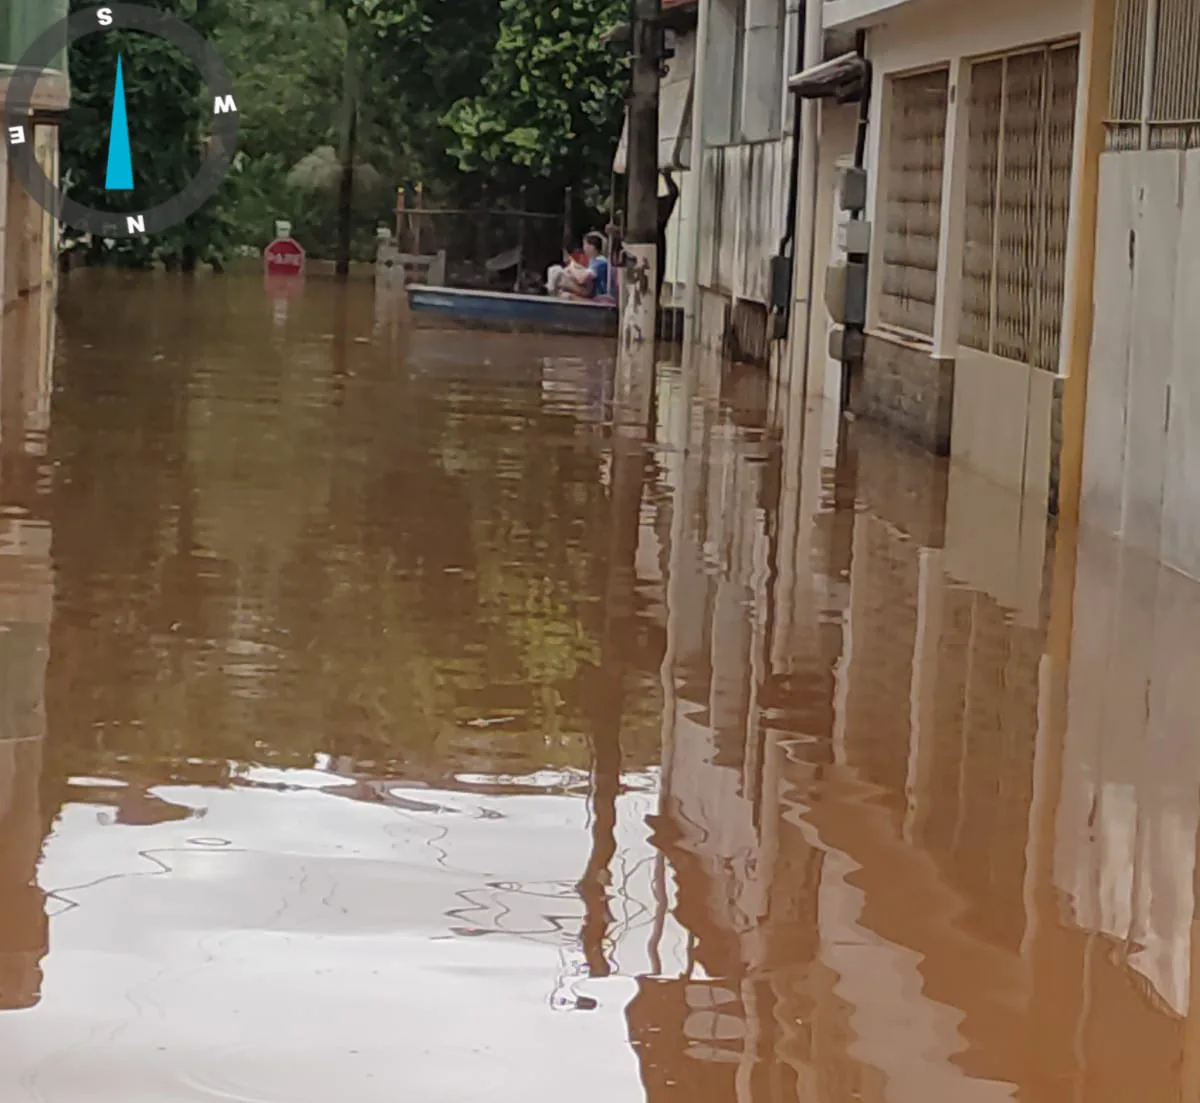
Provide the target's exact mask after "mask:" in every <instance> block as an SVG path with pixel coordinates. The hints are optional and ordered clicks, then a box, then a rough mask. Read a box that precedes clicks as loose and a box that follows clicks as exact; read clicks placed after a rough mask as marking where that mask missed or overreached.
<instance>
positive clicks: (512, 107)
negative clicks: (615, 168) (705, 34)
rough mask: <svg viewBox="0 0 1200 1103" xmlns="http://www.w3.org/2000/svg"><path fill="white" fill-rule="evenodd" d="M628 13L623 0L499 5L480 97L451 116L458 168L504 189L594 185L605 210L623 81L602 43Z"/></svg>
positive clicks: (505, 1) (461, 103)
mask: <svg viewBox="0 0 1200 1103" xmlns="http://www.w3.org/2000/svg"><path fill="white" fill-rule="evenodd" d="M625 8H626V5H625V3H624V2H623V0H501V3H500V10H501V21H500V33H499V35H498V37H497V40H496V44H495V47H494V49H493V50H492V58H491V64H490V66H489V68H488V72H487V75H486V77H485V78H484V81H483V86H482V90H481V91H480V92H478V93H475V94H472V95H468V96H463V97H461V98H459V99H458V100H457V101H456V102H455V103H454V105H453V107H452V108H451V109H450V111H449V112H448V113H447V115H446V116H445V118H446V122H447V123H448V125H449V126H450V127H451V128H452V129H453V131H454V134H455V137H456V142H455V145H454V146H453V152H454V154H455V156H456V157H457V158H458V161H459V164H460V165H461V166H462V167H463V168H464V169H466V170H468V171H487V172H489V173H491V174H492V175H493V177H494V179H495V180H496V181H497V183H498V184H499V185H500V187H501V188H502V189H504V190H507V189H511V188H515V187H519V186H520V184H521V183H525V182H526V181H528V180H529V179H530V177H533V178H534V179H535V180H539V181H542V182H543V191H553V190H561V189H562V188H563V187H565V186H573V187H575V188H577V189H580V190H583V189H586V188H589V187H590V188H591V190H592V193H593V195H592V205H593V206H599V202H598V198H599V195H600V194H603V193H605V192H607V190H608V178H609V172H610V168H609V166H610V165H611V163H612V155H613V151H614V149H615V146H616V139H617V135H618V134H619V132H620V125H621V113H622V102H623V94H624V88H625V82H626V77H625V72H624V66H623V65H622V64H620V62H619V61H618V60H617V59H615V58H614V57H613V55H612V53H611V52H610V51H609V49H608V48H607V47H606V46H605V45H604V43H603V42H602V41H601V39H600V36H601V35H602V34H603V33H604V32H606V31H608V30H609V29H610V28H611V27H612V26H614V25H615V24H616V23H617V22H618V21H619V20H620V19H621V18H622V16H623V15H624V13H625Z"/></svg>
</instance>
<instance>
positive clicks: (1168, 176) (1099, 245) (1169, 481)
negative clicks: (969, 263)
mask: <svg viewBox="0 0 1200 1103" xmlns="http://www.w3.org/2000/svg"><path fill="white" fill-rule="evenodd" d="M1097 224H1098V232H1097V241H1096V278H1095V288H1094V301H1095V323H1094V329H1093V333H1092V348H1091V366H1090V369H1089V372H1088V400H1087V422H1086V428H1085V432H1084V453H1083V483H1082V490H1081V501H1080V516H1081V519H1082V520H1083V522H1084V523H1085V524H1087V525H1090V526H1094V527H1096V528H1098V529H1101V530H1102V531H1104V532H1106V533H1109V534H1111V535H1114V536H1118V537H1120V538H1121V539H1122V540H1124V541H1125V542H1126V543H1128V544H1130V545H1132V546H1133V547H1134V548H1137V549H1138V550H1140V551H1143V552H1146V553H1148V554H1150V555H1152V556H1154V557H1155V558H1158V559H1161V560H1162V561H1163V562H1164V563H1166V564H1168V565H1169V566H1171V567H1174V568H1176V569H1177V570H1180V571H1183V572H1184V573H1186V574H1188V575H1191V576H1193V577H1196V578H1200V372H1197V370H1196V358H1197V349H1200V312H1198V311H1197V309H1196V304H1197V303H1200V150H1189V151H1179V150H1165V149H1163V150H1153V149H1152V150H1144V151H1134V152H1110V153H1105V154H1104V155H1103V156H1102V157H1101V160H1100V191H1099V208H1098V218H1097Z"/></svg>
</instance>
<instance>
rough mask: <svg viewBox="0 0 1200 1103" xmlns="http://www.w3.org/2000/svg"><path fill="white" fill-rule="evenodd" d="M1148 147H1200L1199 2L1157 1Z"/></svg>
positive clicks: (1184, 0)
mask: <svg viewBox="0 0 1200 1103" xmlns="http://www.w3.org/2000/svg"><path fill="white" fill-rule="evenodd" d="M1153 73H1154V80H1153V81H1152V83H1151V92H1150V124H1151V131H1150V144H1151V146H1152V147H1154V148H1157V149H1191V148H1193V147H1194V146H1197V145H1200V0H1158V34H1157V35H1156V37H1155V57H1154V68H1153Z"/></svg>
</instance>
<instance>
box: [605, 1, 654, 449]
mask: <svg viewBox="0 0 1200 1103" xmlns="http://www.w3.org/2000/svg"><path fill="white" fill-rule="evenodd" d="M630 39H631V42H632V44H633V79H632V87H631V89H630V98H629V144H628V147H627V149H628V158H627V162H628V163H627V165H626V171H627V177H626V179H627V181H628V188H629V190H628V202H627V204H626V212H625V215H626V220H627V221H626V227H625V243H624V254H625V269H624V271H623V272H622V273H621V276H622V281H623V283H624V284H625V287H626V290H625V293H624V309H623V310H622V312H621V337H620V345H619V346H618V349H617V394H616V404H615V405H616V415H615V416H616V418H617V420H618V423H620V424H623V426H624V427H625V428H627V429H629V430H633V431H636V432H638V433H647V432H648V431H649V429H650V416H651V409H652V403H653V395H654V354H655V349H654V341H655V330H656V323H657V315H658V302H657V294H656V287H657V283H658V279H657V271H658V264H659V257H658V92H659V79H660V65H661V60H662V59H661V52H662V50H661V47H662V0H633V24H632V27H631V29H630Z"/></svg>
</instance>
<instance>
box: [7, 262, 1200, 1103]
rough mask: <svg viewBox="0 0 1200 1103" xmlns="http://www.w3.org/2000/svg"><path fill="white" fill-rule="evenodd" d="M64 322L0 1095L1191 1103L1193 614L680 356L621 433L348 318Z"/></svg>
mask: <svg viewBox="0 0 1200 1103" xmlns="http://www.w3.org/2000/svg"><path fill="white" fill-rule="evenodd" d="M383 305H384V306H386V305H387V304H386V303H385V304H383ZM135 311H136V317H137V318H138V319H140V320H141V321H140V324H139V325H133V324H132V320H133V318H134V312H135ZM62 313H63V323H62V327H63V334H62V338H61V347H60V354H59V358H58V369H57V376H58V378H59V384H58V387H59V389H58V393H57V396H56V400H55V404H54V419H53V424H52V429H51V447H50V452H51V459H52V460H53V462H54V465H55V466H54V468H53V478H52V479H50V478H49V477H48V473H47V468H46V466H45V463H44V461H42V460H37V459H36V456H37V447H38V444H37V442H38V440H39V434H40V433H44V430H45V425H44V418H43V422H38V420H37V416H36V415H35V414H34V413H28V412H25V413H14V412H13V410H12V409H11V408H10V407H7V406H5V407H3V408H2V409H0V421H2V422H3V425H4V426H5V430H4V433H3V437H2V440H0V444H3V441H8V442H11V441H12V440H14V439H16V440H19V441H22V442H23V443H22V444H21V447H20V448H17V449H16V450H15V452H14V459H13V462H12V463H10V464H9V467H6V468H5V471H9V470H15V469H17V468H21V464H22V463H24V464H26V467H25V468H21V469H22V470H27V471H28V472H29V474H28V476H27V477H26V478H25V479H24V482H22V481H21V480H20V479H14V480H13V482H12V483H11V484H10V483H9V482H4V484H3V485H4V493H5V495H6V497H5V502H6V503H11V508H9V509H6V513H5V518H4V520H5V523H6V524H8V522H9V521H11V522H12V523H13V525H15V526H17V527H15V528H12V529H6V530H5V531H6V534H7V535H6V536H5V538H4V541H3V543H0V552H6V551H7V550H8V549H10V548H11V549H17V550H15V551H13V553H12V554H11V555H2V556H0V570H3V571H5V572H7V573H6V574H5V575H4V578H3V579H2V580H0V597H2V598H3V601H4V602H5V605H4V612H3V621H2V622H0V627H3V628H5V629H7V630H6V631H0V648H4V649H5V654H4V656H2V658H3V659H4V666H3V675H4V682H3V684H2V685H0V690H2V691H3V697H2V698H0V701H2V707H0V718H5V717H6V718H7V719H6V720H4V721H3V727H0V739H2V740H3V742H0V752H3V751H4V748H5V747H8V748H10V750H11V754H9V755H8V757H7V758H5V759H4V760H3V763H2V764H0V816H2V817H4V819H3V821H2V823H0V877H2V878H3V880H2V882H0V885H2V887H3V893H2V895H0V940H2V941H0V957H2V959H3V961H4V962H5V963H6V964H5V965H4V970H5V971H4V974H3V977H2V978H0V998H2V999H3V1000H4V1004H3V1006H5V1007H8V1008H18V1007H20V1008H25V1009H26V1010H27V1013H26V1014H25V1015H21V1016H6V1017H5V1027H6V1029H5V1031H0V1063H2V1066H3V1067H4V1068H5V1070H6V1071H5V1072H4V1073H0V1083H2V1084H3V1085H4V1086H5V1088H6V1095H5V1098H10V1097H14V1095H13V1093H14V1092H15V1093H16V1094H15V1098H16V1099H17V1100H18V1101H19V1103H24V1101H25V1100H27V1099H28V1100H34V1099H48V1100H54V1101H56V1103H58V1101H60V1100H62V1101H68V1103H74V1101H76V1100H79V1101H83V1100H87V1101H88V1103H96V1101H98V1103H108V1100H110V1099H111V1100H114V1101H115V1100H116V1099H118V1098H119V1099H121V1100H122V1103H128V1101H130V1100H133V1101H134V1103H141V1101H143V1100H145V1101H147V1103H149V1101H150V1100H155V1101H157V1100H161V1099H164V1098H171V1099H178V1100H192V1099H195V1100H202V1099H208V1098H211V1097H213V1096H219V1097H223V1098H239V1099H255V1100H257V1099H263V1100H268V1099H271V1100H287V1101H288V1103H307V1101H309V1100H313V1101H316V1100H322V1101H324V1100H327V1099H329V1098H332V1097H338V1098H342V1097H345V1098H354V1099H355V1100H359V1101H371V1100H383V1099H394V1098H395V1093H396V1084H397V1082H398V1077H400V1076H403V1077H404V1081H403V1082H404V1088H405V1093H406V1094H411V1095H412V1096H413V1098H420V1099H430V1100H440V1099H446V1100H452V1099H462V1098H469V1097H471V1096H473V1095H475V1094H477V1093H478V1092H479V1090H480V1086H481V1085H487V1088H486V1090H487V1092H488V1093H489V1095H491V1096H494V1097H496V1098H499V1099H513V1100H516V1099H521V1100H528V1099H541V1098H554V1097H556V1096H558V1095H568V1096H569V1097H570V1098H572V1099H582V1100H591V1099H595V1100H605V1101H611V1100H624V1099H629V1100H637V1099H645V1100H650V1101H659V1100H673V1099H684V1098H688V1099H694V1100H699V1101H706V1103H708V1101H711V1103H735V1101H736V1103H780V1101H784V1100H797V1101H798V1100H805V1101H817V1103H849V1101H852V1100H865V1101H868V1103H910V1101H911V1103H918V1101H920V1103H930V1101H936V1100H946V1101H947V1103H949V1101H954V1103H959V1101H965V1103H973V1101H977V1100H978V1101H988V1103H990V1101H992V1100H1001V1099H1017V1098H1019V1099H1022V1100H1028V1101H1035V1103H1065V1101H1067V1100H1070V1101H1072V1103H1120V1101H1123V1100H1129V1101H1130V1103H1132V1101H1134V1100H1138V1101H1141V1100H1145V1099H1153V1100H1159V1099H1161V1100H1170V1099H1180V1100H1183V1099H1191V1098H1196V1097H1200V1067H1198V1065H1197V1056H1196V1055H1197V1047H1196V1044H1195V1041H1194V1035H1195V1032H1196V1031H1195V1025H1194V1021H1193V1020H1194V1017H1193V1016H1192V1015H1191V1010H1192V1004H1191V998H1190V997H1191V993H1192V989H1193V986H1194V984H1195V983H1196V981H1195V973H1194V970H1193V968H1192V960H1193V953H1194V951H1193V946H1194V945H1196V944H1198V943H1197V942H1196V939H1195V937H1194V934H1193V925H1194V924H1195V922H1196V918H1195V908H1194V903H1195V890H1194V887H1193V877H1194V871H1195V867H1196V860H1195V859H1196V829H1197V823H1198V822H1200V798H1198V797H1197V791H1198V785H1200V778H1198V777H1197V776H1196V773H1197V769H1198V768H1200V759H1197V752H1196V751H1195V749H1194V748H1193V746H1192V743H1193V742H1194V741H1193V740H1192V739H1191V732H1192V730H1193V729H1194V728H1195V721H1196V720H1197V719H1200V717H1197V716H1196V715H1195V714H1196V712H1197V710H1200V705H1197V704H1196V703H1195V702H1196V701H1197V696H1196V694H1195V692H1194V689H1193V687H1192V686H1191V684H1190V679H1189V674H1190V673H1191V672H1192V671H1193V670H1194V669H1195V668H1196V658H1197V656H1196V648H1197V639H1198V630H1197V629H1196V627H1195V625H1196V624H1198V623H1200V619H1198V618H1197V617H1196V615H1195V614H1196V612H1197V608H1196V606H1197V603H1198V602H1200V590H1198V589H1197V588H1196V587H1194V586H1193V584H1191V583H1189V582H1187V581H1185V580H1183V579H1181V578H1179V577H1178V576H1175V575H1172V574H1169V573H1165V572H1162V571H1161V570H1159V569H1158V568H1157V567H1156V566H1155V565H1153V564H1149V563H1145V562H1142V561H1140V560H1137V559H1136V558H1134V557H1132V556H1129V555H1123V554H1122V553H1121V552H1120V550H1119V549H1116V548H1114V547H1112V546H1110V545H1107V544H1105V543H1103V542H1102V541H1098V540H1097V539H1096V538H1094V537H1091V536H1085V537H1084V538H1083V539H1081V540H1080V541H1079V542H1078V544H1077V543H1076V541H1075V539H1074V537H1073V535H1072V536H1062V537H1060V538H1059V539H1058V540H1057V541H1055V540H1054V539H1053V534H1052V533H1050V532H1048V530H1047V525H1046V522H1045V520H1044V518H1043V517H1042V516H1041V515H1040V513H1039V512H1038V508H1037V507H1036V505H1032V506H1031V505H1029V504H1027V503H1024V502H1022V501H1021V500H1020V499H1018V498H1013V497H1011V496H1008V495H1007V494H1005V493H1004V492H1002V491H999V490H997V489H995V488H992V487H989V486H988V485H987V484H985V483H983V482H981V481H979V480H977V479H975V478H973V477H972V476H971V475H970V474H969V473H967V472H963V471H959V470H955V469H948V468H947V467H946V466H945V465H944V464H943V463H941V462H940V461H935V460H932V459H930V458H928V457H926V456H924V455H922V454H920V453H917V452H915V451H911V450H909V449H907V448H906V447H904V446H903V445H902V444H899V443H897V442H896V441H894V440H892V439H890V438H886V437H884V436H882V435H880V434H879V433H878V432H876V431H875V430H873V429H872V428H871V427H870V426H869V425H866V424H862V423H853V424H847V423H841V422H839V420H838V419H837V417H836V414H834V415H833V416H832V417H830V415H829V411H827V410H825V409H823V408H814V409H812V410H809V411H795V410H791V411H789V410H787V409H786V408H785V406H786V404H782V403H778V402H777V400H776V397H775V396H772V395H769V394H768V393H767V392H766V390H765V389H764V388H763V387H762V386H761V381H760V380H759V379H757V378H755V377H753V376H747V375H744V374H742V375H737V374H734V375H729V374H722V372H721V371H720V370H719V366H714V365H712V364H710V363H707V362H691V361H689V362H688V364H687V367H686V369H683V370H680V369H669V370H667V371H665V373H664V378H663V380H662V386H661V389H660V394H659V396H658V403H657V416H658V419H659V433H658V439H657V443H656V445H655V446H653V447H652V448H649V449H642V448H638V447H631V446H630V445H629V444H627V443H626V442H621V441H613V440H612V439H611V438H610V437H609V435H608V433H607V431H606V428H605V421H606V415H607V410H608V405H609V403H610V402H611V381H610V376H611V364H610V363H609V362H608V357H607V350H606V349H605V348H604V347H603V346H600V347H598V348H593V347H590V346H587V345H586V344H585V345H581V344H580V343H579V342H574V341H566V342H558V343H548V342H535V343H530V342H527V341H522V340H520V339H502V338H495V337H480V336H478V335H462V334H460V335H457V336H453V337H450V336H445V335H436V334H430V333H428V332H408V331H406V329H405V327H404V325H403V319H402V318H401V317H395V316H393V315H392V314H390V313H388V312H387V311H386V310H383V311H382V312H381V304H380V302H379V301H378V300H377V299H376V298H375V297H374V296H373V295H372V293H371V292H370V291H366V290H364V291H361V292H360V291H359V290H357V289H354V288H351V289H350V290H349V291H343V292H337V291H335V290H333V289H331V288H329V287H327V286H326V287H323V286H322V285H321V284H319V283H315V282H314V283H313V284H311V285H309V286H308V287H306V288H304V289H303V291H302V293H301V294H300V295H299V296H298V297H296V298H294V299H292V300H291V301H289V303H288V310H287V311H286V312H280V311H277V310H276V309H275V306H274V304H273V301H272V298H271V296H270V295H268V294H266V293H264V291H263V289H262V288H261V287H259V286H257V283H256V282H255V283H254V285H253V286H252V285H251V283H250V282H247V283H239V281H237V280H236V279H223V280H217V279H213V280H207V281H206V280H204V279H197V280H196V281H194V282H193V283H191V284H187V283H184V282H183V281H175V280H168V279H157V278H150V277H134V278H133V279H132V282H131V281H130V279H129V278H126V277H111V276H100V277H93V276H91V275H90V274H89V275H88V276H87V277H86V278H85V281H84V282H83V283H82V284H79V285H77V286H75V287H73V288H70V289H68V292H67V294H66V297H65V298H64V302H63V310H62ZM122 323H129V324H122ZM114 327H115V328H114ZM6 332H9V331H8V330H6ZM114 333H115V334H117V335H118V336H115V337H114ZM6 355H7V354H6ZM36 391H37V388H36V387H35V388H32V390H29V391H28V393H30V394H33V393H35V392H36ZM8 393H9V392H8V391H7V390H6V391H5V392H4V394H5V395H7V394H8ZM21 393H22V394H24V393H26V389H25V388H24V385H23V388H22V391H21ZM22 401H24V400H22ZM34 407H36V402H34V403H31V404H28V409H29V410H33V409H34ZM22 409H24V407H22ZM13 418H16V419H17V420H16V421H15V422H14V421H12V419H13ZM18 423H19V424H21V425H23V426H24V428H23V429H22V430H21V431H20V433H15V434H14V433H11V432H9V430H8V428H7V426H9V425H10V424H18ZM39 426H40V428H39ZM6 447H8V445H3V447H0V451H3V448H6ZM17 453H19V454H20V455H21V456H33V457H34V459H33V460H19V457H18V456H17ZM5 454H6V455H7V452H5ZM10 485H11V486H14V487H24V489H23V490H21V491H20V494H19V495H18V494H17V491H15V490H14V491H10V490H9V487H10ZM10 493H11V494H13V495H16V496H14V497H7V495H10ZM51 517H52V518H53V521H54V548H53V552H54V555H53V564H54V576H53V587H52V588H51V585H50V582H51V574H50V566H49V553H50V548H49V528H48V521H49V519H50V518H51ZM22 526H23V527H22ZM39 541H40V542H39ZM10 579H11V581H10ZM51 604H52V607H53V630H52V633H51V636H50V643H51V648H50V660H49V669H48V672H47V673H46V674H45V683H46V685H45V689H44V692H43V689H42V685H41V679H42V671H43V669H44V667H45V652H46V643H45V641H46V632H47V630H48V629H47V626H48V624H49V623H50V609H51ZM10 606H11V610H10ZM39 632H40V633H41V635H39V634H38V633H39ZM10 648H11V651H10V650H9V649H10ZM43 697H44V699H45V706H44V708H43V705H42V701H43ZM43 716H45V719H44V720H43ZM43 737H44V738H43ZM43 743H44V748H43ZM1193 760H1195V761H1193ZM35 873H36V878H35ZM47 914H49V915H50V917H51V918H50V919H49V921H47V919H46V915H47ZM47 926H48V928H49V942H48V943H47ZM47 946H49V953H48V954H47ZM43 958H44V961H42V959H43ZM39 961H42V964H41V966H40V967H41V968H43V969H44V970H45V979H44V981H42V980H41V979H40V975H39V973H38V969H39V965H38V963H39ZM39 991H40V1002H39V995H38V994H39Z"/></svg>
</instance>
